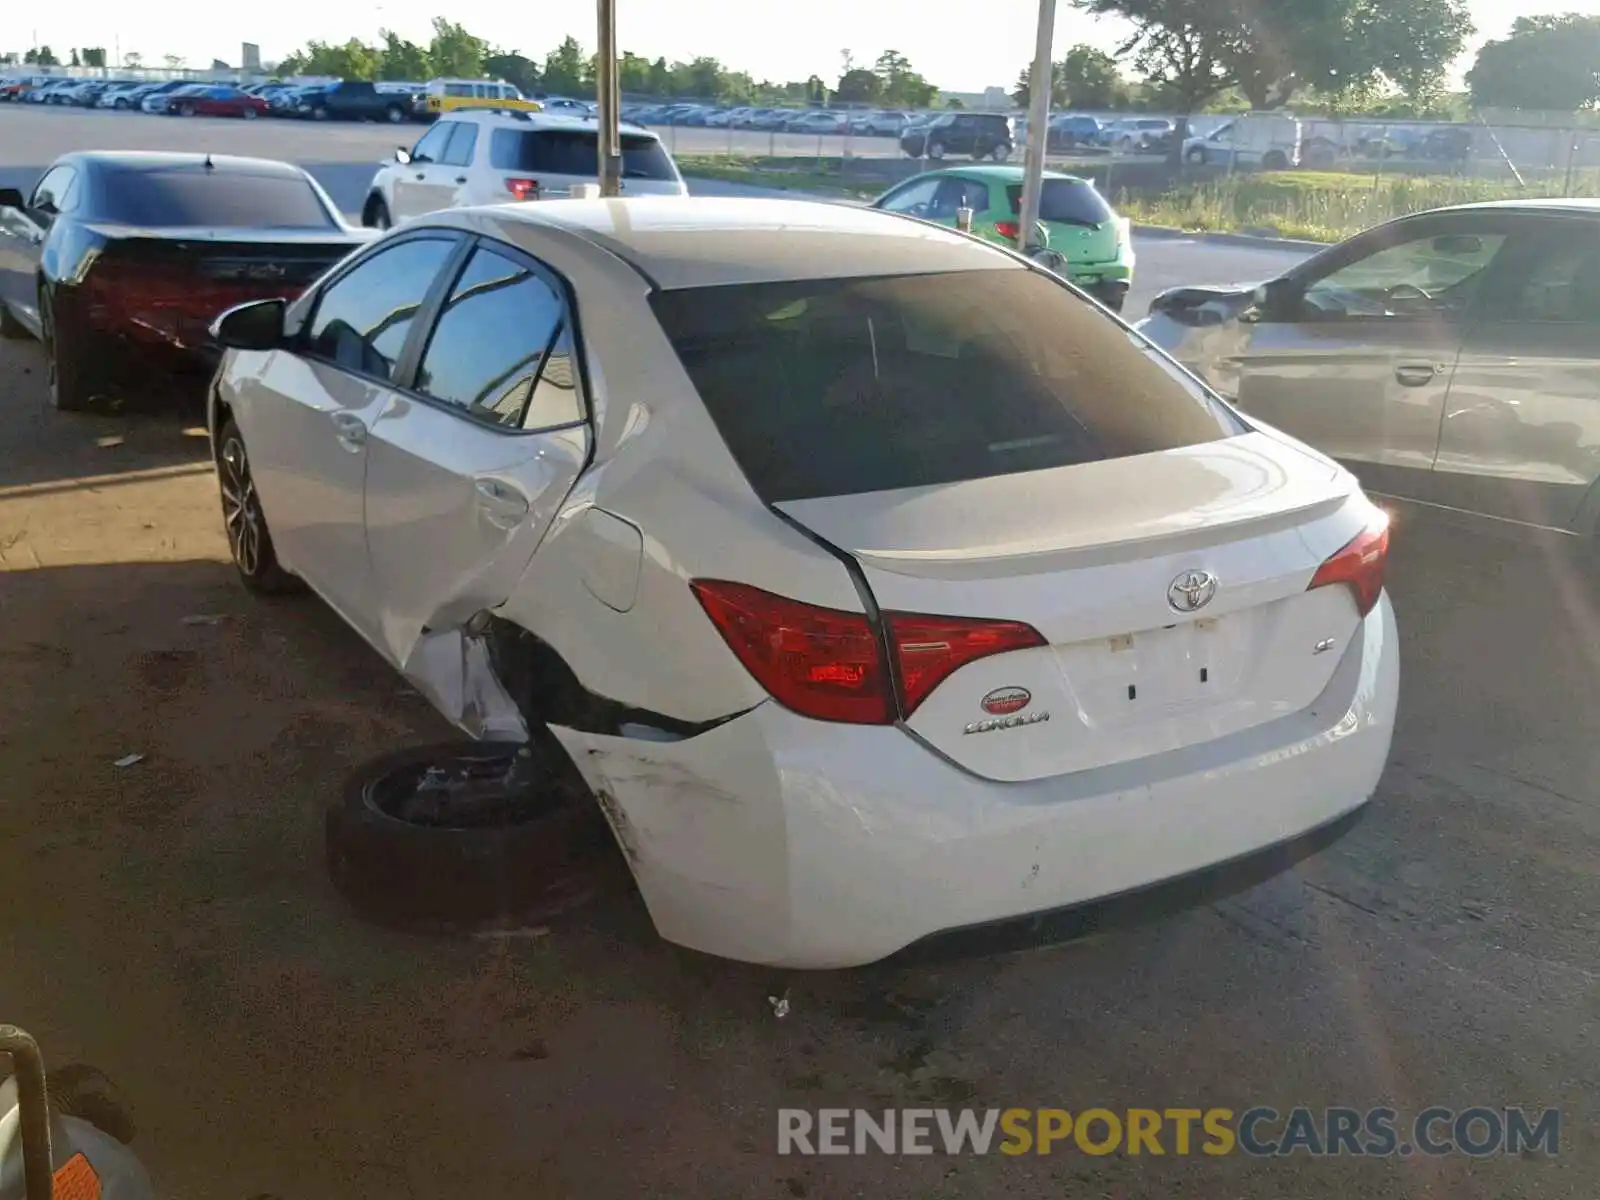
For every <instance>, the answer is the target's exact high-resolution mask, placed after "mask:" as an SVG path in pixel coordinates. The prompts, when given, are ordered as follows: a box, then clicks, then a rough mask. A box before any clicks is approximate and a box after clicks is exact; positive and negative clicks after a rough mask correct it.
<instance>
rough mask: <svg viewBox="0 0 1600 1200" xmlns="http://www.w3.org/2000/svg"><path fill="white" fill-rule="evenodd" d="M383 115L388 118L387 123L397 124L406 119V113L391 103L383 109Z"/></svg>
mask: <svg viewBox="0 0 1600 1200" xmlns="http://www.w3.org/2000/svg"><path fill="white" fill-rule="evenodd" d="M383 115H384V116H385V117H387V118H388V119H389V124H391V125H398V124H400V122H401V121H404V120H405V119H406V113H405V110H404V109H403V108H401V107H400V106H399V105H398V104H391V105H389V107H388V108H386V109H384V110H383Z"/></svg>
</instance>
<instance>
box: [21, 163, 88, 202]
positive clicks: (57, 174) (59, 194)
mask: <svg viewBox="0 0 1600 1200" xmlns="http://www.w3.org/2000/svg"><path fill="white" fill-rule="evenodd" d="M77 181H78V172H77V171H75V170H74V169H73V168H71V167H56V168H54V169H52V170H50V171H47V172H45V176H44V178H43V179H41V180H39V186H38V187H36V188H34V189H33V199H32V200H30V201H28V207H29V208H31V209H33V210H34V211H36V212H41V213H49V214H54V213H60V212H66V211H67V197H68V194H69V193H71V192H72V191H74V188H73V185H74V184H75V183H77Z"/></svg>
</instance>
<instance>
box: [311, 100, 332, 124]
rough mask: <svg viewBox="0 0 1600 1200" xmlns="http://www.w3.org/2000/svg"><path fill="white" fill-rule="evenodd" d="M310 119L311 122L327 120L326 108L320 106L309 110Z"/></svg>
mask: <svg viewBox="0 0 1600 1200" xmlns="http://www.w3.org/2000/svg"><path fill="white" fill-rule="evenodd" d="M311 119H312V120H313V121H326V120H327V119H328V110H327V108H326V107H324V106H323V105H321V104H319V105H317V106H316V107H315V108H313V109H312V110H311Z"/></svg>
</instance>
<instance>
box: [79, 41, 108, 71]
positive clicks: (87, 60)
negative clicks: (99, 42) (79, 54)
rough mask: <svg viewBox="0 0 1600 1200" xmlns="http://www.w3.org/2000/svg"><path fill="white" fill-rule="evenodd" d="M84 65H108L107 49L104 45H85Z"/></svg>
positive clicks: (101, 66) (102, 66)
mask: <svg viewBox="0 0 1600 1200" xmlns="http://www.w3.org/2000/svg"><path fill="white" fill-rule="evenodd" d="M83 65H84V66H86V67H100V68H102V69H103V68H104V67H105V65H106V49H105V47H104V46H85V47H84V48H83Z"/></svg>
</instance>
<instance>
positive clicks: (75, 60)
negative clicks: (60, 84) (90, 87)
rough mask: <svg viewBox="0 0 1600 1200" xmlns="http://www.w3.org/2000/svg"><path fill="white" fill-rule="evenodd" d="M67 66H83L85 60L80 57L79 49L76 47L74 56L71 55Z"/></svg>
mask: <svg viewBox="0 0 1600 1200" xmlns="http://www.w3.org/2000/svg"><path fill="white" fill-rule="evenodd" d="M67 66H69V67H81V66H83V60H82V59H80V58H79V57H78V51H77V50H76V49H74V50H73V51H72V57H71V59H70V60H68V62H67Z"/></svg>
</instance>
